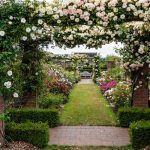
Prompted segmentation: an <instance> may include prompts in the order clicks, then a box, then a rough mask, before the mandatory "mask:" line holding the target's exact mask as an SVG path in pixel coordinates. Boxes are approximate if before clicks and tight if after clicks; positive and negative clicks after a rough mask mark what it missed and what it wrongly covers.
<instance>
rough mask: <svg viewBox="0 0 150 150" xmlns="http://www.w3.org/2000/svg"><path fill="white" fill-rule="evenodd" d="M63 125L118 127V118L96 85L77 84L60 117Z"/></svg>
mask: <svg viewBox="0 0 150 150" xmlns="http://www.w3.org/2000/svg"><path fill="white" fill-rule="evenodd" d="M60 118H61V123H62V125H69V126H73V125H75V126H76V125H92V126H95V125H116V116H115V114H114V113H113V112H112V110H111V108H110V107H109V105H108V103H107V102H106V100H105V99H104V98H103V96H102V95H101V93H100V91H99V89H98V87H97V86H96V85H95V84H77V85H76V86H75V88H74V89H73V91H72V92H71V94H70V100H69V102H68V103H67V104H66V105H65V107H64V110H63V111H62V112H61V115H60Z"/></svg>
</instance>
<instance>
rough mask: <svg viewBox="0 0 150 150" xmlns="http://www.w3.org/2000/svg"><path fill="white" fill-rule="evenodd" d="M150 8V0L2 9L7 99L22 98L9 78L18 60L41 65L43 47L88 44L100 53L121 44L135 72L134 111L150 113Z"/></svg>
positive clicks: (17, 4)
mask: <svg viewBox="0 0 150 150" xmlns="http://www.w3.org/2000/svg"><path fill="white" fill-rule="evenodd" d="M149 6H150V1H149V0H135V1H130V0H106V1H96V0H84V1H80V0H79V1H69V2H67V3H66V4H65V3H61V2H54V3H52V4H48V3H45V2H38V1H33V2H31V1H28V0H27V1H25V2H15V1H14V0H10V1H8V2H6V3H2V4H1V6H0V12H1V13H0V14H1V15H0V18H2V19H1V21H0V40H1V43H0V48H1V58H0V60H1V62H2V63H1V66H0V67H1V74H2V80H1V86H2V90H1V95H2V94H4V93H6V95H7V94H10V93H13V95H14V94H17V92H15V91H18V90H17V89H15V82H14V83H13V79H12V78H10V77H9V76H7V77H6V72H7V71H8V70H10V68H11V65H12V62H13V61H14V60H15V59H16V58H17V57H20V58H21V59H22V62H23V63H24V66H28V64H29V63H31V62H34V61H33V60H37V59H38V58H39V56H40V55H39V53H38V51H37V49H38V50H39V49H40V46H39V45H47V44H48V43H49V42H51V43H55V45H57V46H59V47H62V46H66V47H70V48H72V47H74V46H76V45H81V44H85V45H86V46H87V47H89V48H90V47H94V48H98V47H100V46H101V45H103V44H106V43H109V42H111V41H113V40H115V41H120V42H123V43H124V45H125V48H124V49H122V50H121V52H120V53H121V54H122V55H123V57H124V60H125V62H126V63H125V64H124V67H125V68H126V69H128V70H129V71H130V72H133V76H134V79H133V81H134V82H133V83H132V84H133V106H140V107H141V106H142V107H143V106H144V107H148V81H147V72H148V71H149V68H148V64H149V62H150V60H149V47H150V41H149V38H148V37H149V34H150V32H149V31H150V30H149V28H150V24H149V21H150V12H149ZM18 12H19V13H18ZM132 21H134V22H132ZM128 22H129V23H128ZM27 54H28V55H27ZM30 54H31V55H30ZM29 56H31V57H30V59H27V58H29ZM32 64H34V63H32ZM38 65H39V63H37V64H36V67H37V68H38ZM23 68H25V69H27V67H23ZM34 68H35V67H34ZM145 68H146V70H145ZM143 69H144V70H143ZM23 71H25V70H23ZM36 71H37V70H36ZM26 72H27V70H26ZM137 74H138V76H137ZM12 83H13V84H12ZM12 85H13V86H12ZM139 90H140V97H139ZM4 95H5V94H4Z"/></svg>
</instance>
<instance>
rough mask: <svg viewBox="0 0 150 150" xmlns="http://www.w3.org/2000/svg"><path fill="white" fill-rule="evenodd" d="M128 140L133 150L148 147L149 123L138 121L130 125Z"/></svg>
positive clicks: (149, 140) (149, 139) (149, 141)
mask: <svg viewBox="0 0 150 150" xmlns="http://www.w3.org/2000/svg"><path fill="white" fill-rule="evenodd" d="M130 138H131V143H132V146H133V148H134V149H136V150H139V149H141V148H145V147H146V146H149V145H150V121H138V122H134V123H131V125H130Z"/></svg>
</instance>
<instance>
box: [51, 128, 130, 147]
mask: <svg viewBox="0 0 150 150" xmlns="http://www.w3.org/2000/svg"><path fill="white" fill-rule="evenodd" d="M49 135H50V137H49V145H69V146H73V145H74V146H125V145H128V144H130V141H129V134H128V129H125V128H119V127H107V126H60V127H56V128H53V129H50V134H49Z"/></svg>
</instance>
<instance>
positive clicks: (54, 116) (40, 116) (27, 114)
mask: <svg viewBox="0 0 150 150" xmlns="http://www.w3.org/2000/svg"><path fill="white" fill-rule="evenodd" d="M8 116H9V117H10V121H14V122H16V123H22V122H26V121H28V120H29V121H32V122H43V123H45V122H48V125H49V127H55V126H58V125H59V115H58V111H57V110H56V109H10V110H9V111H8Z"/></svg>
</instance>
